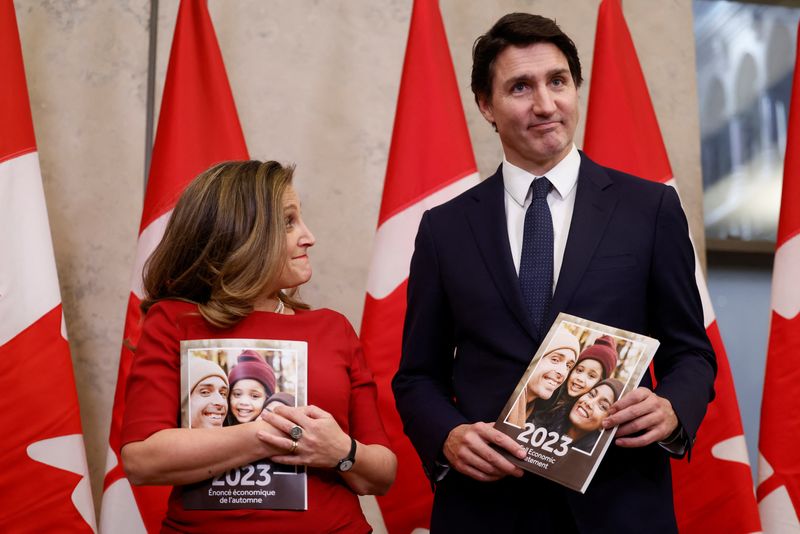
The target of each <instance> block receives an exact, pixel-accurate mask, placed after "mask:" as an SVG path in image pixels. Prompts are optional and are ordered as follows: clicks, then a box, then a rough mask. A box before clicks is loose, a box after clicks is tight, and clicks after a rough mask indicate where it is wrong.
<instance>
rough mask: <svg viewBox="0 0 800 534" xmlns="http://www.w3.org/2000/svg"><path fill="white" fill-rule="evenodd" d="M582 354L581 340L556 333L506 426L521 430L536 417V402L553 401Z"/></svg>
mask: <svg viewBox="0 0 800 534" xmlns="http://www.w3.org/2000/svg"><path fill="white" fill-rule="evenodd" d="M579 351H580V343H579V342H578V338H576V337H575V336H574V335H572V334H571V333H570V332H568V331H567V330H566V329H564V328H561V329H559V330H556V332H555V334H554V335H553V339H552V340H551V341H550V344H549V345H548V346H547V352H546V353H545V354H544V355H542V357H541V358H540V359H539V361H538V362H537V363H536V367H534V368H533V371H532V372H531V374H530V377H529V378H528V382H527V383H526V384H525V387H524V388H523V390H522V391H521V392H520V394H519V396H518V397H517V400H516V401H515V402H514V406H512V407H511V411H509V413H508V417H506V422H507V423H509V424H512V425H515V426H518V427H520V428H522V426H524V425H525V422H526V421H527V420H528V419H529V418H530V417H531V415H532V414H533V412H534V405H535V404H536V402H537V401H539V400H540V399H541V400H545V401H546V400H548V399H550V397H552V396H553V393H554V392H555V391H556V389H558V387H559V386H561V384H563V383H564V379H565V378H566V377H567V375H568V374H569V372H570V369H572V367H573V366H574V365H575V362H576V360H577V358H578V352H579Z"/></svg>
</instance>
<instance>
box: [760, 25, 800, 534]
mask: <svg viewBox="0 0 800 534" xmlns="http://www.w3.org/2000/svg"><path fill="white" fill-rule="evenodd" d="M797 60H798V63H797V64H796V65H795V68H794V81H793V84H792V102H791V105H790V107H789V131H788V135H787V138H786V159H785V161H784V166H783V191H782V193H781V211H780V218H779V220H778V239H777V242H776V250H775V263H774V267H773V271H772V314H771V318H770V319H771V322H770V333H769V349H768V353H767V370H766V375H765V377H764V395H763V400H762V402H761V433H760V434H759V438H758V452H759V457H758V488H757V490H756V495H757V496H758V507H759V510H760V512H761V523H762V524H763V525H764V532H766V533H769V534H771V533H781V534H782V533H790V532H793V533H800V519H798V518H800V453H798V451H797V447H798V444H797V439H798V437H800V412H798V411H797V410H796V409H795V406H796V400H797V398H798V396H800V275H798V273H800V33H798V43H797Z"/></svg>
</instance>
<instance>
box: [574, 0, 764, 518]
mask: <svg viewBox="0 0 800 534" xmlns="http://www.w3.org/2000/svg"><path fill="white" fill-rule="evenodd" d="M584 150H585V151H586V153H587V154H588V155H589V156H590V157H591V158H593V159H594V160H596V161H597V162H598V163H601V164H603V165H606V166H608V167H613V168H615V169H619V170H621V171H624V172H627V173H630V174H634V175H637V176H641V177H643V178H646V179H649V180H653V181H656V182H662V183H667V184H669V185H672V186H675V181H674V178H673V175H672V169H671V168H670V164H669V158H668V157H667V151H666V148H665V147H664V142H663V140H662V138H661V131H660V129H659V127H658V120H657V119H656V115H655V111H654V110H653V105H652V103H651V101H650V95H649V92H648V90H647V84H646V83H645V79H644V75H643V74H642V69H641V67H640V66H639V60H638V58H637V56H636V49H635V48H634V45H633V40H632V39H631V35H630V32H629V31H628V26H627V24H626V23H625V18H624V16H623V14H622V8H621V6H620V2H619V0H603V1H602V2H601V4H600V11H599V14H598V20H597V34H596V37H595V49H594V62H593V65H592V80H591V87H590V92H589V107H588V112H587V117H586V135H585V139H584ZM695 274H696V278H697V286H698V290H699V291H700V297H701V299H702V301H703V314H704V319H705V327H706V332H707V333H708V337H709V339H710V340H711V344H712V345H713V347H714V352H715V353H716V356H717V365H718V371H717V378H716V381H715V382H714V388H715V390H716V398H715V399H714V401H713V402H712V403H711V404H710V405H709V407H708V412H707V414H706V417H705V419H704V420H703V424H702V425H701V426H700V430H699V431H698V433H697V441H695V443H694V446H693V447H692V458H691V462H686V461H674V462H673V463H672V477H673V493H674V497H675V513H676V516H677V519H678V527H679V530H680V531H681V533H682V534H687V533H688V534H691V533H695V532H696V533H703V534H705V533H708V532H726V533H735V532H741V533H745V532H757V531H760V530H761V528H760V524H759V518H758V509H757V507H756V502H755V496H754V494H753V480H752V475H751V471H750V463H749V461H748V458H747V446H746V444H745V440H744V432H743V430H742V422H741V416H740V415H739V405H738V403H737V401H736V392H735V391H734V387H733V378H732V376H731V370H730V366H729V365H728V359H727V356H726V355H725V347H724V345H723V344H722V338H721V337H720V333H719V329H718V328H717V322H716V317H715V316H714V310H713V309H712V307H711V299H710V297H709V294H708V288H707V287H706V283H705V278H704V276H703V272H702V271H701V269H700V265H699V263H698V264H697V266H696V269H695Z"/></svg>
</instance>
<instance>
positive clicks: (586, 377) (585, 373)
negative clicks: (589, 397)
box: [567, 358, 603, 397]
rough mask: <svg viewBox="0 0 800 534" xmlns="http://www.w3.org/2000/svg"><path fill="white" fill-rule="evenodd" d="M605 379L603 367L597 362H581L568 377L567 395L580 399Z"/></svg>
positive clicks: (587, 360) (588, 360)
mask: <svg viewBox="0 0 800 534" xmlns="http://www.w3.org/2000/svg"><path fill="white" fill-rule="evenodd" d="M602 379H603V365H602V364H601V363H600V362H598V361H597V360H593V359H590V358H589V359H586V360H581V361H579V362H578V363H577V364H576V365H575V367H573V368H572V371H570V373H569V377H567V395H569V396H570V397H579V396H581V395H583V394H584V393H586V392H588V391H589V390H590V389H592V388H593V387H594V385H595V384H597V383H598V382H599V381H600V380H602Z"/></svg>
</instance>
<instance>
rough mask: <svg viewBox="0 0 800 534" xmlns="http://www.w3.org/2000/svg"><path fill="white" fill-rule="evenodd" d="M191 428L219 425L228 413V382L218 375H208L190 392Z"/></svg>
mask: <svg viewBox="0 0 800 534" xmlns="http://www.w3.org/2000/svg"><path fill="white" fill-rule="evenodd" d="M190 405H191V407H192V414H191V419H192V426H191V428H214V427H221V426H222V422H223V421H224V420H225V415H226V414H227V413H228V384H226V383H225V381H224V380H222V379H221V378H220V377H218V376H209V377H207V378H204V379H203V380H201V381H200V383H198V384H197V385H196V386H195V387H194V389H193V390H192V393H191V398H190Z"/></svg>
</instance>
